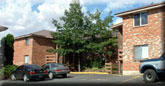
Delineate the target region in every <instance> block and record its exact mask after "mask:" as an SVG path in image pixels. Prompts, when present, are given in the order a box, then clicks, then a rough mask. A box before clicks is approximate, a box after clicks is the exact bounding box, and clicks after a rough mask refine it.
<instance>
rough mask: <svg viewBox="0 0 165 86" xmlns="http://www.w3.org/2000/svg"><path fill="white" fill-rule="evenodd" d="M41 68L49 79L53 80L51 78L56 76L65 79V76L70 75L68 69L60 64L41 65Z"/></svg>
mask: <svg viewBox="0 0 165 86" xmlns="http://www.w3.org/2000/svg"><path fill="white" fill-rule="evenodd" d="M42 67H43V69H44V70H47V71H48V77H49V79H53V77H54V76H56V75H62V76H63V77H67V74H68V73H70V70H69V68H68V67H66V66H64V65H63V64H60V63H48V64H45V65H43V66H42Z"/></svg>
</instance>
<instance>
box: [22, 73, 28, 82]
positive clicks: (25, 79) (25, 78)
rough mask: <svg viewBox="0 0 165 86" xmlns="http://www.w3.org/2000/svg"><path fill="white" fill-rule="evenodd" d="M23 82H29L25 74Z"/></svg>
mask: <svg viewBox="0 0 165 86" xmlns="http://www.w3.org/2000/svg"><path fill="white" fill-rule="evenodd" d="M23 81H25V82H27V81H29V78H28V77H27V75H26V74H25V75H24V76H23Z"/></svg>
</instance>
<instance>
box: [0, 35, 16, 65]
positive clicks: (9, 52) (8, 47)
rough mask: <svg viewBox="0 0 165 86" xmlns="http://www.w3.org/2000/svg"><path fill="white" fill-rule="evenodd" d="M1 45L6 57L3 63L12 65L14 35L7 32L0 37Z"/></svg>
mask: <svg viewBox="0 0 165 86" xmlns="http://www.w3.org/2000/svg"><path fill="white" fill-rule="evenodd" d="M1 43H2V45H3V46H4V48H3V49H4V56H5V58H6V60H5V65H12V64H13V53H14V48H13V44H14V36H13V35H12V34H8V35H7V36H6V37H3V38H2V41H1Z"/></svg>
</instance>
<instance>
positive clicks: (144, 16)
mask: <svg viewBox="0 0 165 86" xmlns="http://www.w3.org/2000/svg"><path fill="white" fill-rule="evenodd" d="M147 23H148V13H147V12H145V13H141V24H142V25H144V24H147Z"/></svg>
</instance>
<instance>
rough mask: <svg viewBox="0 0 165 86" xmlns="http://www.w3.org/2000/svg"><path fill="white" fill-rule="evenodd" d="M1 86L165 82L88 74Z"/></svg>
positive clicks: (4, 83)
mask: <svg viewBox="0 0 165 86" xmlns="http://www.w3.org/2000/svg"><path fill="white" fill-rule="evenodd" d="M0 83H1V86H41V85H44V86H50V85H51V86H52V85H56V86H64V85H67V86H68V85H70V86H73V85H74V86H75V85H78V86H79V85H83V86H84V85H87V84H90V86H91V85H93V86H97V85H98V86H100V85H102V86H106V85H107V86H108V85H109V84H114V85H122V84H135V85H140V84H145V85H158V84H165V81H159V82H156V83H153V84H148V83H145V82H144V81H143V79H142V76H141V75H136V76H122V75H92V74H90V75H88V74H69V75H68V77H67V78H62V77H60V76H59V77H55V78H54V79H53V80H49V79H46V80H44V81H39V80H35V81H30V82H24V81H22V80H16V81H11V80H1V81H0Z"/></svg>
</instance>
